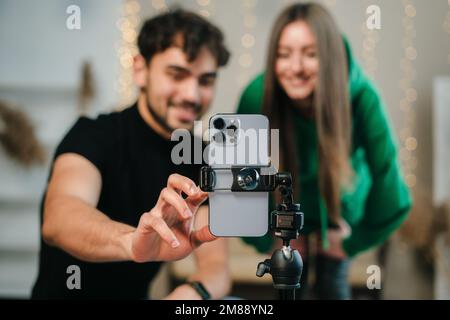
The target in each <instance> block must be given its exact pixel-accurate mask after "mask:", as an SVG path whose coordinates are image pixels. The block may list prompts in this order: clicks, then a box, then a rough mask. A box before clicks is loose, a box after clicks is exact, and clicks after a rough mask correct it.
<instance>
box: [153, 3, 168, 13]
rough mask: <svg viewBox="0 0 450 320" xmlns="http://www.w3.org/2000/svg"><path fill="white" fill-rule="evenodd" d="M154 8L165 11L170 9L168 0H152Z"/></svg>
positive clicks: (158, 11)
mask: <svg viewBox="0 0 450 320" xmlns="http://www.w3.org/2000/svg"><path fill="white" fill-rule="evenodd" d="M152 8H153V9H154V10H155V11H156V12H157V13H160V12H164V11H167V10H168V9H169V7H168V6H167V3H166V0H152Z"/></svg>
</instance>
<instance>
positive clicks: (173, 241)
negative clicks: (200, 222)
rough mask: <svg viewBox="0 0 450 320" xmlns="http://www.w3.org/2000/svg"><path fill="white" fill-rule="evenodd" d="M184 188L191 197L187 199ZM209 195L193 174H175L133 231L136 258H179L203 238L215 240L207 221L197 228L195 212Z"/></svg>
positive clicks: (139, 260)
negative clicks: (198, 184)
mask: <svg viewBox="0 0 450 320" xmlns="http://www.w3.org/2000/svg"><path fill="white" fill-rule="evenodd" d="M182 192H183V193H184V194H186V195H187V198H185V199H183V197H182ZM207 197H208V193H206V192H202V191H201V190H200V188H198V187H197V186H196V185H195V183H194V182H193V181H192V180H190V179H189V178H186V177H183V176H181V175H178V174H173V175H171V176H170V177H169V180H168V182H167V187H166V188H164V189H163V190H162V191H161V193H160V195H159V199H158V202H157V203H156V205H155V207H154V208H153V209H152V210H150V211H149V212H146V213H144V214H143V215H142V216H141V219H140V221H139V225H138V227H137V229H136V230H135V231H134V232H133V233H132V235H131V237H132V239H131V257H132V260H133V261H136V262H147V261H171V260H179V259H182V258H184V257H186V256H187V255H189V254H190V253H191V252H192V251H193V250H194V249H195V248H196V247H198V246H199V245H200V244H202V243H203V242H208V241H212V240H215V239H216V238H215V237H214V236H213V235H212V234H211V233H210V232H209V229H208V226H207V225H205V226H203V227H201V228H200V229H199V230H198V231H194V230H193V220H194V216H195V214H196V213H197V210H198V208H199V206H200V205H201V204H202V203H203V201H205V199H206V198H207Z"/></svg>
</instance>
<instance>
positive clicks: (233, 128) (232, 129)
mask: <svg viewBox="0 0 450 320" xmlns="http://www.w3.org/2000/svg"><path fill="white" fill-rule="evenodd" d="M227 134H228V135H229V136H232V137H235V136H236V135H237V127H236V126H235V125H234V124H232V125H231V126H228V127H227Z"/></svg>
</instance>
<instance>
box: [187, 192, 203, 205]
mask: <svg viewBox="0 0 450 320" xmlns="http://www.w3.org/2000/svg"><path fill="white" fill-rule="evenodd" d="M207 198H208V192H203V191H201V190H200V191H199V192H198V193H196V194H195V195H193V196H190V197H187V198H186V201H187V202H188V203H189V204H190V205H191V206H192V207H194V208H196V207H198V206H200V205H201V204H202V203H203V202H204V201H205V200H206V199H207Z"/></svg>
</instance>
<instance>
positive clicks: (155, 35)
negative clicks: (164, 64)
mask: <svg viewBox="0 0 450 320" xmlns="http://www.w3.org/2000/svg"><path fill="white" fill-rule="evenodd" d="M180 36H181V40H182V42H181V43H177V41H179V40H180V39H179V38H178V37H180ZM174 45H181V46H182V49H183V51H184V53H185V54H186V56H187V58H188V61H189V62H192V61H194V60H195V59H196V57H197V55H198V54H199V51H200V49H201V48H203V47H206V48H207V49H208V50H209V51H210V52H211V53H212V55H213V56H214V57H215V58H216V61H217V64H218V66H219V67H221V66H224V65H226V64H227V62H228V59H229V57H230V53H229V51H228V49H227V48H226V47H225V44H224V36H223V33H222V31H220V29H219V28H217V27H216V26H214V25H213V24H212V23H210V22H208V21H207V20H206V19H204V18H203V17H201V16H199V15H197V14H195V13H193V12H189V11H185V10H183V9H179V8H177V9H174V10H171V11H169V12H167V13H163V14H160V15H158V16H156V17H154V18H151V19H149V20H147V21H145V23H144V25H143V26H142V29H141V32H140V33H139V37H138V47H139V51H140V53H141V55H142V56H143V57H144V59H145V61H146V62H147V63H148V64H149V63H150V61H151V59H152V58H153V56H154V55H155V54H156V53H159V52H162V51H164V50H166V49H168V48H170V47H172V46H174Z"/></svg>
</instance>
